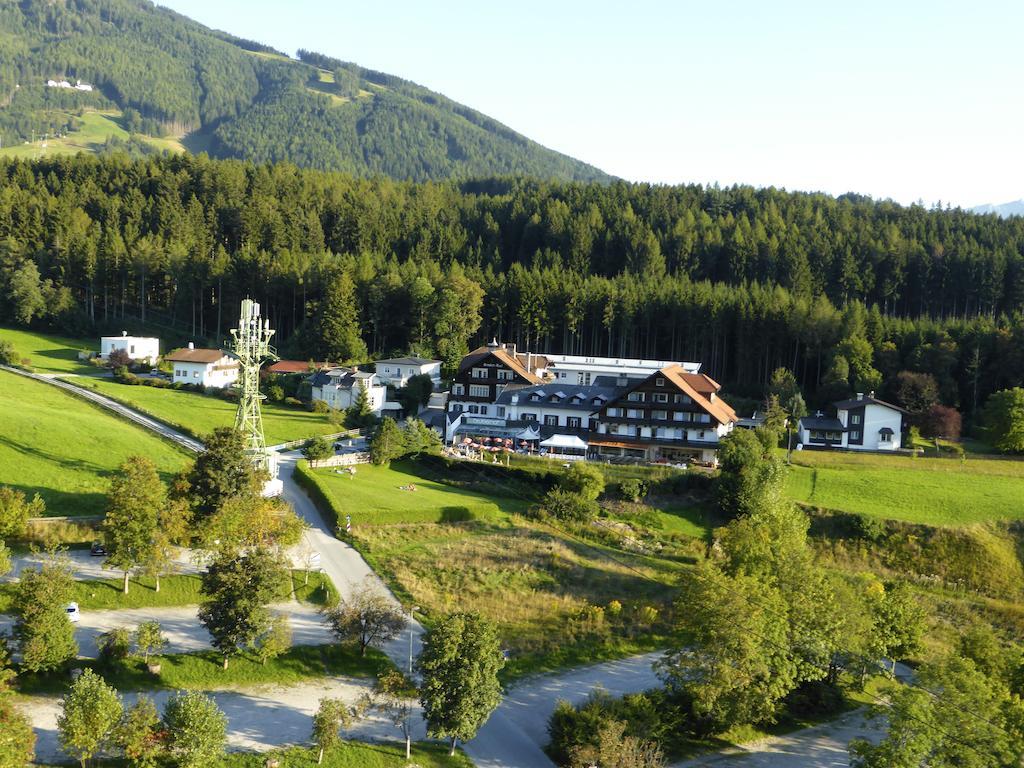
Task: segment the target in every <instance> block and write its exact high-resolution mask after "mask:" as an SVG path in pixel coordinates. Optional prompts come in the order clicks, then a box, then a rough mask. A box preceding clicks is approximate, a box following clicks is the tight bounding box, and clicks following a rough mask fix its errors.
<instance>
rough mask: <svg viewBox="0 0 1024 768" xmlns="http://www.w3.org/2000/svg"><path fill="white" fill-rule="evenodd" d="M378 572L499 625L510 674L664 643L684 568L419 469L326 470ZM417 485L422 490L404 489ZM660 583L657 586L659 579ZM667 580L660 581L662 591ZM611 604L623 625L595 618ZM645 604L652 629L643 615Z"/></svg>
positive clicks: (424, 604)
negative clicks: (652, 612) (651, 610)
mask: <svg viewBox="0 0 1024 768" xmlns="http://www.w3.org/2000/svg"><path fill="white" fill-rule="evenodd" d="M317 475H318V476H319V478H320V479H321V480H322V485H323V487H324V488H325V490H326V492H327V493H328V494H329V495H330V496H331V497H332V499H333V501H334V504H335V505H336V508H337V509H338V511H339V513H340V514H341V516H342V517H343V516H344V515H345V514H351V515H352V524H353V536H354V539H355V541H356V543H357V545H358V546H359V547H360V548H361V549H362V551H363V552H364V553H365V554H366V556H367V558H368V560H369V562H370V564H371V565H372V566H373V567H374V568H375V569H377V570H378V571H379V572H381V573H382V574H384V575H385V576H386V577H387V578H388V579H389V580H390V581H391V583H392V585H393V587H395V589H396V590H397V592H398V593H399V594H400V595H401V596H402V597H403V598H404V599H406V600H410V601H414V602H415V604H416V605H418V606H420V607H421V608H423V609H424V610H425V612H426V618H427V620H428V623H429V621H430V619H431V618H432V617H436V616H438V615H440V614H443V613H445V612H448V611H452V610H456V609H458V610H469V611H478V612H480V613H481V614H483V615H485V616H488V617H489V618H491V619H492V620H494V621H496V622H497V623H498V625H499V628H500V630H501V633H502V637H503V640H504V642H505V644H506V646H507V647H508V648H509V649H510V650H511V652H512V656H513V660H512V662H510V665H509V667H508V668H507V671H506V674H507V678H511V677H515V676H518V675H521V674H526V673H530V672H535V671H539V670H542V669H551V668H557V667H559V666H566V665H571V664H579V663H585V662H586V661H596V660H599V659H601V658H610V657H615V656H621V655H625V654H628V653H631V652H635V651H638V650H641V649H649V648H652V647H656V646H657V645H658V644H659V643H661V642H663V640H664V636H663V633H664V631H665V626H666V625H665V624H664V623H663V622H664V621H665V620H666V619H667V611H668V610H669V606H668V604H669V599H670V596H671V594H672V591H673V590H672V588H671V587H670V586H669V585H670V584H672V583H673V582H674V581H675V579H676V577H677V575H678V573H679V571H680V569H681V568H683V567H685V566H684V564H683V563H682V562H681V561H679V560H677V559H673V558H671V557H665V558H660V557H649V556H644V555H639V554H631V553H625V552H622V551H619V550H615V549H612V548H610V547H607V546H605V545H603V544H595V543H587V542H583V541H581V540H579V539H578V538H577V537H575V536H569V535H564V534H562V533H561V532H559V531H557V530H555V529H553V528H550V527H548V526H544V525H541V524H539V523H535V522H532V521H530V520H527V519H525V518H523V517H521V516H520V514H519V513H521V512H522V511H523V510H524V508H525V507H526V505H527V501H526V500H524V499H522V498H508V497H504V496H501V495H497V494H492V495H485V494H483V493H480V492H477V491H473V490H466V489H462V488H454V487H451V486H447V485H442V484H440V483H435V482H432V481H430V480H427V479H424V478H421V477H420V476H418V475H417V474H416V470H415V468H414V467H413V466H412V465H410V464H405V463H403V464H400V465H397V466H396V467H395V468H384V467H372V466H367V467H363V466H361V467H359V469H358V472H357V474H356V476H355V477H349V476H342V475H337V474H334V473H333V472H331V471H330V470H318V471H317ZM409 483H413V484H415V485H416V488H417V490H416V491H408V490H400V487H401V486H405V485H408V484H409ZM651 579H654V580H655V581H652V580H651ZM656 582H658V583H656ZM613 600H618V601H620V602H621V603H622V604H623V606H624V608H623V611H622V614H621V615H620V616H618V617H612V616H611V615H610V614H608V615H607V616H606V617H605V619H604V620H602V621H598V622H587V621H583V620H581V619H580V618H579V617H580V614H581V612H582V611H583V610H584V609H585V608H586V607H587V606H588V605H597V606H606V605H607V604H608V603H609V602H611V601H613ZM647 605H652V606H655V607H656V608H657V609H658V611H659V616H658V620H657V622H656V623H655V625H654V626H653V627H648V626H643V625H642V624H640V623H639V622H638V621H637V619H636V616H637V614H636V610H637V609H639V608H641V607H643V606H647Z"/></svg>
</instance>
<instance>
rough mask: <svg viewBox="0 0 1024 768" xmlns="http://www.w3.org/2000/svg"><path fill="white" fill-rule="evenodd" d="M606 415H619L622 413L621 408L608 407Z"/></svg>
mask: <svg viewBox="0 0 1024 768" xmlns="http://www.w3.org/2000/svg"><path fill="white" fill-rule="evenodd" d="M608 415H609V416H621V415H622V409H621V408H609V409H608Z"/></svg>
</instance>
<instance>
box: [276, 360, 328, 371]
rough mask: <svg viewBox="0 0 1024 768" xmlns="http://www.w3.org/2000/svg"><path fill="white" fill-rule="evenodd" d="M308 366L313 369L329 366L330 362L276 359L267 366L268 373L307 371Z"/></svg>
mask: <svg viewBox="0 0 1024 768" xmlns="http://www.w3.org/2000/svg"><path fill="white" fill-rule="evenodd" d="M310 366H312V368H313V369H314V370H317V371H319V370H323V369H324V368H329V367H330V363H317V362H310V361H308V360H278V361H277V362H276V363H274V364H273V365H269V366H267V371H268V372H269V373H309V369H310Z"/></svg>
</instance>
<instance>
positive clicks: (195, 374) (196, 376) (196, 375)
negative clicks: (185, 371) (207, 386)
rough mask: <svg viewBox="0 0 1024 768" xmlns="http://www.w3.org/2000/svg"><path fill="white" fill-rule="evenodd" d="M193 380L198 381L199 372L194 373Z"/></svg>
mask: <svg viewBox="0 0 1024 768" xmlns="http://www.w3.org/2000/svg"><path fill="white" fill-rule="evenodd" d="M192 378H193V379H198V378H199V371H192Z"/></svg>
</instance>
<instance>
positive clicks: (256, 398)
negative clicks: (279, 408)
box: [231, 299, 277, 475]
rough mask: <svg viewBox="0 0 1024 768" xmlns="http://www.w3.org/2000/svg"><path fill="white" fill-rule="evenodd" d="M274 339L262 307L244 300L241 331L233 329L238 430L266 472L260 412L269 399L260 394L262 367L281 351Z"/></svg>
mask: <svg viewBox="0 0 1024 768" xmlns="http://www.w3.org/2000/svg"><path fill="white" fill-rule="evenodd" d="M273 335H274V331H273V330H272V329H271V327H270V320H263V321H261V320H260V305H259V304H257V303H256V302H255V301H253V300H252V299H243V300H242V313H241V317H240V318H239V320H238V327H237V328H232V329H231V336H232V337H233V338H234V344H233V345H232V349H231V352H232V353H234V355H235V357H237V358H238V364H239V371H238V373H239V376H238V411H237V412H236V413H235V429H237V430H238V431H239V432H241V433H242V435H243V436H244V437H245V450H246V453H248V454H249V455H250V456H252V461H253V464H255V465H256V466H257V467H260V468H262V469H266V470H271V468H270V463H269V459H268V454H267V444H266V440H265V439H264V438H263V414H262V413H261V411H260V400H262V399H263V398H264V397H265V396H264V395H263V394H262V393H260V366H261V365H262V364H263V361H264V360H270V359H276V358H277V351H276V350H275V349H274V348H273V347H272V346H270V337H271V336H273ZM271 475H273V472H271Z"/></svg>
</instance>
